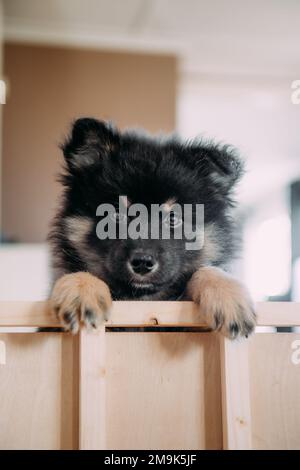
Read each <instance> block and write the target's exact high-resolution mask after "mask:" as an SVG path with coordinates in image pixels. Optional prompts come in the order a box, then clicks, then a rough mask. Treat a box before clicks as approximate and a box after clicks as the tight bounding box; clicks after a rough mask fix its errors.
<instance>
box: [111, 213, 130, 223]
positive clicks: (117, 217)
mask: <svg viewBox="0 0 300 470" xmlns="http://www.w3.org/2000/svg"><path fill="white" fill-rule="evenodd" d="M110 219H111V220H112V221H113V222H115V223H116V224H119V223H122V222H123V223H124V222H126V221H127V216H126V214H120V213H119V212H114V213H113V214H111V215H110Z"/></svg>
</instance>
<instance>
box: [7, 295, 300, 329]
mask: <svg viewBox="0 0 300 470" xmlns="http://www.w3.org/2000/svg"><path fill="white" fill-rule="evenodd" d="M256 311H257V316H258V323H257V324H258V326H300V303H299V302H258V303H257V304H256ZM119 325H122V326H125V325H128V326H133V325H134V326H136V325H140V326H146V325H148V326H149V325H158V326H180V327H181V326H205V325H203V322H201V317H200V316H199V314H198V310H197V305H196V304H194V303H193V302H186V301H182V302H181V301H177V302H176V301H159V302H158V301H115V302H113V308H112V313H111V317H110V320H109V321H108V322H107V326H119ZM0 326H32V327H57V326H60V324H59V322H58V321H57V320H56V319H55V318H54V316H52V315H51V313H50V311H49V306H48V304H47V302H42V301H40V302H28V301H25V302H22V301H0Z"/></svg>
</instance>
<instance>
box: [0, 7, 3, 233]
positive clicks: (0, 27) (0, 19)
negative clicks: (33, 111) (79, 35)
mask: <svg viewBox="0 0 300 470" xmlns="http://www.w3.org/2000/svg"><path fill="white" fill-rule="evenodd" d="M2 49H3V3H2V0H0V79H2V58H3V51H2ZM0 101H1V100H0ZM2 107H3V104H1V102H0V240H1V232H2Z"/></svg>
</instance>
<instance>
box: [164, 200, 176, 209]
mask: <svg viewBox="0 0 300 470" xmlns="http://www.w3.org/2000/svg"><path fill="white" fill-rule="evenodd" d="M175 203H176V199H174V198H173V199H168V200H167V201H166V202H165V203H164V204H163V208H164V210H165V211H166V212H170V211H171V209H172V207H173V206H174V204H175Z"/></svg>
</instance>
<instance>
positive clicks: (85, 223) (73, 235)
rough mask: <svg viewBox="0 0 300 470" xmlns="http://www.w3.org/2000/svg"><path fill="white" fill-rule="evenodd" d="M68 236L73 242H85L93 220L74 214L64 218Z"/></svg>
mask: <svg viewBox="0 0 300 470" xmlns="http://www.w3.org/2000/svg"><path fill="white" fill-rule="evenodd" d="M64 222H65V227H66V232H67V238H68V240H69V241H70V242H71V243H75V244H78V243H83V242H84V241H85V238H86V236H87V235H88V233H89V232H90V230H91V228H92V221H91V219H89V218H88V217H81V216H73V217H66V218H65V219H64Z"/></svg>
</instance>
